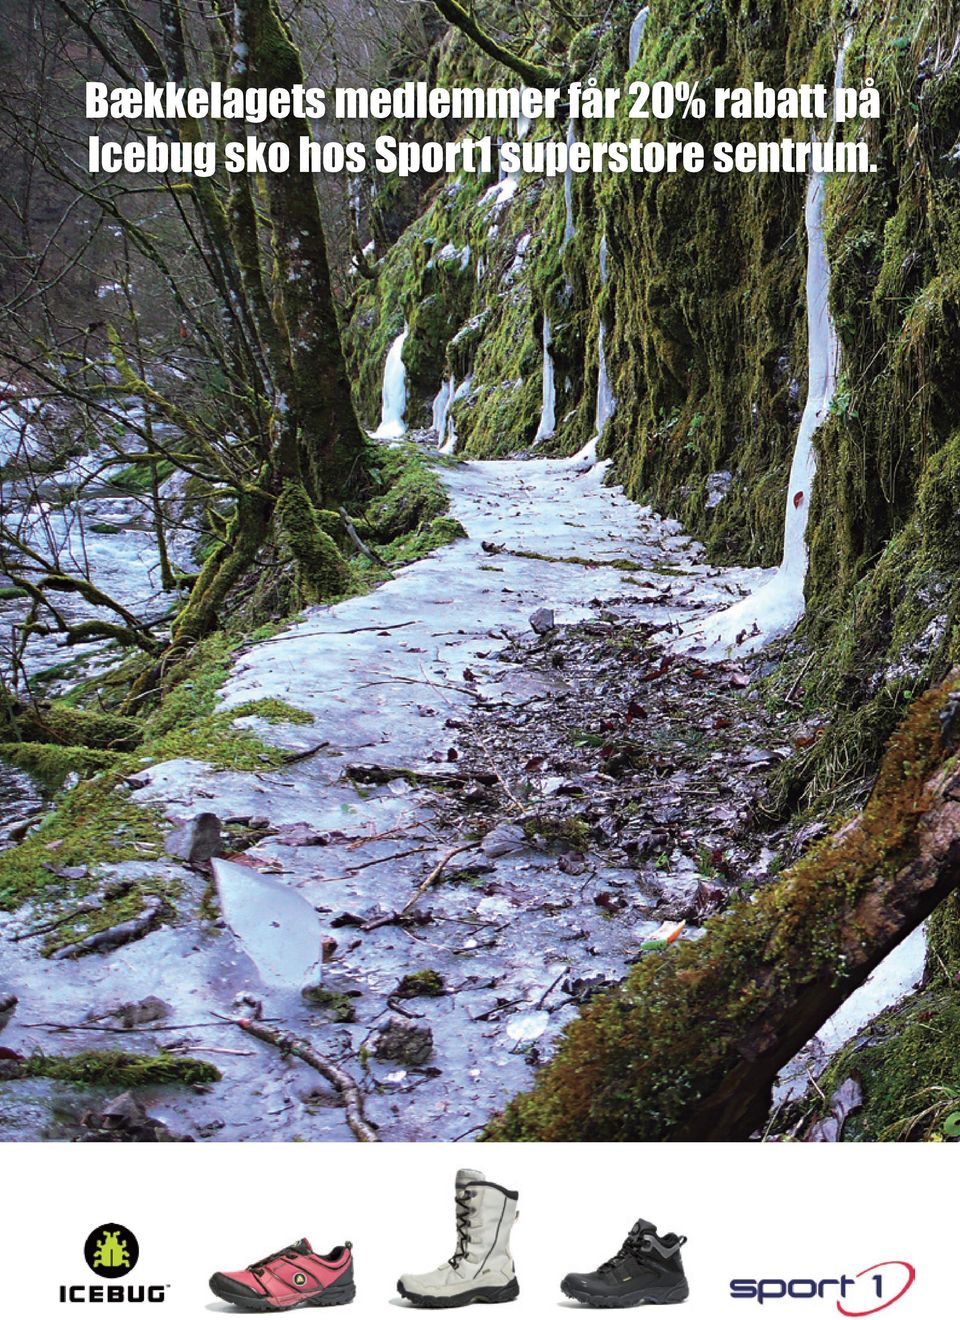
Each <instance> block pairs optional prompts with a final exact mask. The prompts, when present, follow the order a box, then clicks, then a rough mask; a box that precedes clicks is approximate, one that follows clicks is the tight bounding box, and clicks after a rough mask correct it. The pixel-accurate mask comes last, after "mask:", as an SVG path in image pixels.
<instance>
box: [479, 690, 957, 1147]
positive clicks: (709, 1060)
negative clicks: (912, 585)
mask: <svg viewBox="0 0 960 1320" xmlns="http://www.w3.org/2000/svg"><path fill="white" fill-rule="evenodd" d="M957 726H960V670H958V671H955V672H954V673H953V674H952V675H951V676H950V677H949V679H948V680H947V681H946V682H945V683H944V684H942V685H941V686H939V687H937V688H935V689H933V690H931V691H930V692H928V693H926V694H925V695H924V696H923V697H921V698H920V699H919V700H918V701H917V702H915V703H914V705H913V706H912V707H911V709H910V712H909V714H908V716H907V718H906V719H905V720H904V722H903V723H902V724H901V726H900V727H899V728H898V730H897V731H896V733H895V734H894V736H893V737H892V738H891V740H890V743H889V745H888V748H887V751H886V754H885V757H884V761H883V765H882V767H881V770H880V773H879V775H878V777H877V782H876V785H875V786H874V789H873V792H872V794H871V796H870V800H869V801H868V803H867V805H866V807H865V808H864V810H863V811H862V812H861V814H860V815H858V816H856V817H854V818H853V819H852V820H850V821H849V822H848V823H847V824H846V825H844V826H843V827H842V829H840V830H839V831H838V832H837V833H836V834H834V835H833V836H832V837H831V838H829V839H827V840H825V841H824V842H823V843H822V844H820V845H818V846H817V847H815V848H814V849H813V850H812V851H811V852H810V853H809V854H808V855H807V856H805V857H803V858H802V859H801V860H800V861H799V862H797V863H796V865H794V866H793V867H792V868H791V869H790V870H789V871H787V872H786V873H785V874H784V875H783V877H782V878H781V879H780V880H778V881H777V882H775V883H773V884H770V885H769V886H767V887H766V888H765V889H763V890H762V891H761V892H760V894H759V895H758V896H757V898H756V900H755V901H753V902H750V901H744V902H742V903H741V904H740V905H739V906H738V907H737V908H735V909H734V910H733V911H731V912H730V913H728V914H726V915H725V916H722V917H719V918H716V919H715V920H713V921H711V922H710V923H708V926H707V930H706V933H705V934H704V936H703V937H702V938H701V939H699V940H696V941H690V942H689V943H686V944H682V945H680V946H675V947H674V948H673V949H671V950H665V951H664V952H662V953H658V954H650V955H647V956H646V957H644V958H643V959H642V960H641V962H640V963H639V964H637V966H636V967H635V968H634V970H633V971H632V972H631V973H630V975H629V976H628V978H627V980H626V981H625V982H624V984H623V985H622V986H621V987H620V988H619V989H618V990H617V991H616V992H614V993H613V994H610V995H605V996H602V997H600V998H598V999H597V1000H595V1001H594V1002H593V1003H592V1004H591V1005H590V1006H589V1007H588V1008H587V1009H586V1010H585V1012H584V1014H583V1016H582V1017H581V1018H580V1019H579V1020H578V1021H577V1022H575V1023H574V1024H573V1025H572V1026H571V1027H570V1028H569V1029H568V1031H567V1033H566V1036H565V1039H564V1040H563V1042H562V1043H561V1046H560V1048H559V1051H558V1053H557V1055H556V1057H555V1059H554V1060H553V1061H552V1062H551V1063H550V1064H548V1065H547V1067H546V1068H544V1069H543V1071H542V1072H541V1073H540V1074H539V1076H538V1078H537V1081H536V1084H535V1086H534V1088H533V1090H532V1091H531V1092H529V1093H528V1094H526V1095H521V1096H519V1097H518V1098H517V1099H516V1100H514V1101H513V1102H512V1104H511V1105H510V1106H509V1108H508V1109H507V1111H506V1112H505V1114H504V1115H503V1116H502V1117H501V1118H500V1119H498V1120H497V1121H496V1122H495V1123H494V1124H493V1125H492V1127H491V1131H490V1135H491V1136H492V1137H493V1138H494V1139H498V1140H526V1141H536V1140H543V1141H597V1140H614V1141H637V1140H654V1141H657V1140H660V1141H663V1140H667V1141H731V1140H745V1139H746V1138H748V1137H749V1136H750V1135H751V1133H753V1132H754V1131H756V1130H757V1128H758V1127H761V1126H762V1124H763V1122H764V1119H765V1117H766V1115H767V1114H768V1112H769V1105H770V1088H771V1086H772V1084H773V1081H774V1079H775V1078H776V1076H777V1073H778V1072H779V1071H780V1069H781V1068H782V1067H783V1066H784V1064H786V1063H787V1062H788V1061H789V1060H790V1059H791V1058H792V1057H793V1056H794V1055H795V1054H796V1053H797V1052H798V1051H799V1050H800V1049H801V1048H802V1046H803V1045H804V1044H805V1043H806V1042H807V1041H808V1040H809V1039H810V1038H811V1037H812V1036H813V1035H815V1033H816V1032H817V1031H818V1030H819V1028H820V1027H821V1026H822V1025H823V1023H824V1022H825V1021H826V1020H827V1018H829V1017H830V1015H831V1014H832V1013H833V1012H835V1011H836V1009H838V1008H839V1007H840V1005H841V1004H843V1002H844V1001H845V1000H846V999H847V998H848V997H849V995H850V994H851V993H852V992H853V991H854V990H856V988H857V987H858V986H859V985H861V984H862V983H863V981H864V980H865V979H866V978H867V976H868V975H869V974H870V972H872V971H873V969H874V968H875V967H876V966H877V965H878V964H879V963H880V962H881V961H882V960H883V959H884V958H885V957H886V956H887V954H888V953H890V952H891V950H892V949H893V948H895V946H896V945H897V944H898V943H899V942H900V941H901V940H902V939H904V937H905V936H906V935H908V934H909V933H910V931H912V930H913V929H915V927H916V926H918V925H919V924H920V922H921V921H923V920H924V918H925V917H927V916H929V915H930V913H931V912H932V911H933V910H934V909H935V908H936V907H937V906H938V904H940V903H941V902H942V901H943V900H944V899H946V898H947V897H948V896H949V895H950V894H951V893H952V892H953V891H954V890H956V888H957V887H958V886H960V767H958V765H957V757H956V756H955V755H954V753H955V751H956V744H957V735H958V733H960V729H958V727H957Z"/></svg>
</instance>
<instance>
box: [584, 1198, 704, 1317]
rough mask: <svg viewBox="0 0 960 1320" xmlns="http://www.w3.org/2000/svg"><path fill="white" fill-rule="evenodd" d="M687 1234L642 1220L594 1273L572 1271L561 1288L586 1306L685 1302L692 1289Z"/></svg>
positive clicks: (639, 1220) (638, 1221)
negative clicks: (684, 1250)
mask: <svg viewBox="0 0 960 1320" xmlns="http://www.w3.org/2000/svg"><path fill="white" fill-rule="evenodd" d="M686 1240H687V1239H686V1238H685V1237H677V1235H676V1233H665V1234H664V1235H663V1236H662V1237H661V1235H660V1234H659V1233H658V1232H657V1229H656V1226H655V1225H654V1224H650V1223H648V1222H647V1220H646V1219H638V1220H637V1222H636V1223H635V1224H634V1226H633V1228H631V1230H630V1232H629V1233H628V1234H627V1240H626V1241H625V1242H624V1244H623V1246H622V1247H621V1248H620V1250H619V1251H618V1252H617V1254H616V1255H615V1256H613V1257H612V1258H611V1259H610V1260H608V1261H606V1262H605V1263H604V1264H603V1265H601V1266H600V1268H599V1269H598V1270H594V1272H593V1273H592V1274H568V1275H567V1277H566V1278H565V1279H564V1280H563V1282H562V1283H561V1285H560V1287H561V1289H562V1290H563V1292H564V1293H565V1294H566V1295H567V1297H572V1298H573V1299H574V1300H575V1301H577V1302H583V1304H584V1305H585V1306H639V1305H640V1303H641V1302H652V1303H654V1304H657V1303H663V1302H685V1301H686V1300H687V1296H688V1295H689V1292H690V1289H689V1287H688V1285H687V1277H686V1275H685V1274H684V1272H683V1262H682V1261H681V1259H680V1248H681V1247H682V1246H683V1244H684V1243H685V1242H686Z"/></svg>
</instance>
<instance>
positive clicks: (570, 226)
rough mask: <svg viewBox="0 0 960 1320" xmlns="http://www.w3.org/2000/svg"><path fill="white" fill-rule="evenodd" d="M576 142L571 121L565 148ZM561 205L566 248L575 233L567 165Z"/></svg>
mask: <svg viewBox="0 0 960 1320" xmlns="http://www.w3.org/2000/svg"><path fill="white" fill-rule="evenodd" d="M576 140H577V134H576V130H575V129H574V126H573V120H572V119H571V120H570V123H569V124H568V125H567V148H568V149H569V148H570V147H572V146H573V144H574V143H575V142H576ZM563 203H564V207H565V211H566V218H565V220H564V225H563V245H562V246H563V247H566V246H567V244H568V243H569V242H570V240H571V238H573V236H574V234H575V233H576V232H577V229H576V225H575V224H574V223H573V171H572V170H571V169H570V167H569V165H568V166H567V168H566V170H565V171H564V175H563Z"/></svg>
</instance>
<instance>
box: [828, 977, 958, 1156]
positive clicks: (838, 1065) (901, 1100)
mask: <svg viewBox="0 0 960 1320" xmlns="http://www.w3.org/2000/svg"><path fill="white" fill-rule="evenodd" d="M864 1037H866V1039H867V1043H866V1044H862V1043H860V1042H861V1041H862V1040H863V1038H864ZM958 1039H960V995H958V993H957V990H956V987H953V988H952V989H944V988H943V986H942V984H941V985H940V986H938V987H935V988H932V989H930V990H927V991H923V992H921V993H919V994H914V995H911V996H909V998H908V999H907V1000H905V1001H904V1003H903V1004H901V1005H899V1006H898V1007H896V1008H893V1009H891V1010H889V1011H888V1012H886V1013H884V1014H882V1015H881V1016H880V1017H879V1018H877V1019H875V1020H874V1021H873V1022H872V1023H871V1024H870V1026H869V1028H868V1030H867V1031H866V1032H863V1033H861V1035H860V1037H859V1038H858V1041H856V1042H854V1043H853V1044H851V1045H849V1046H847V1048H846V1049H844V1050H842V1051H841V1052H840V1054H838V1055H837V1057H836V1059H834V1061H833V1062H832V1063H831V1065H830V1067H829V1068H828V1070H827V1072H826V1073H825V1074H824V1075H823V1076H822V1077H821V1078H820V1079H819V1082H818V1085H819V1087H820V1089H821V1090H822V1091H823V1093H824V1095H826V1096H830V1095H831V1094H832V1093H833V1091H834V1089H835V1088H836V1087H837V1086H838V1085H839V1084H840V1083H841V1082H842V1081H843V1080H844V1079H845V1078H846V1077H848V1076H849V1075H850V1073H851V1072H854V1071H855V1072H856V1074H857V1076H858V1077H859V1079H860V1084H861V1087H862V1090H863V1106H862V1108H861V1109H859V1110H858V1111H857V1112H856V1113H855V1114H854V1115H853V1116H852V1117H851V1118H850V1119H849V1120H848V1121H847V1123H846V1124H845V1125H844V1130H843V1138H844V1140H845V1141H929V1140H934V1141H942V1140H943V1139H944V1129H943V1124H944V1122H945V1120H946V1119H948V1118H949V1117H950V1116H951V1115H952V1114H954V1113H957V1112H960V1052H958V1050H957V1040H958ZM821 1112H822V1107H821V1106H814V1107H812V1108H811V1111H810V1118H811V1119H814V1118H816V1117H818V1116H819V1115H820V1113H821Z"/></svg>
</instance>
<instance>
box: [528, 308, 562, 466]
mask: <svg viewBox="0 0 960 1320" xmlns="http://www.w3.org/2000/svg"><path fill="white" fill-rule="evenodd" d="M552 343H553V331H552V327H551V325H550V317H549V316H548V315H547V314H546V312H544V314H543V407H542V408H541V410H540V424H539V426H538V427H537V434H536V435H535V436H534V437H533V443H534V444H537V443H538V442H539V441H540V440H547V439H549V437H550V436H552V435H553V433H554V430H555V429H556V425H557V419H556V412H555V407H556V387H555V384H554V378H553V354H552V353H551V352H550V345H551V344H552Z"/></svg>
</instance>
